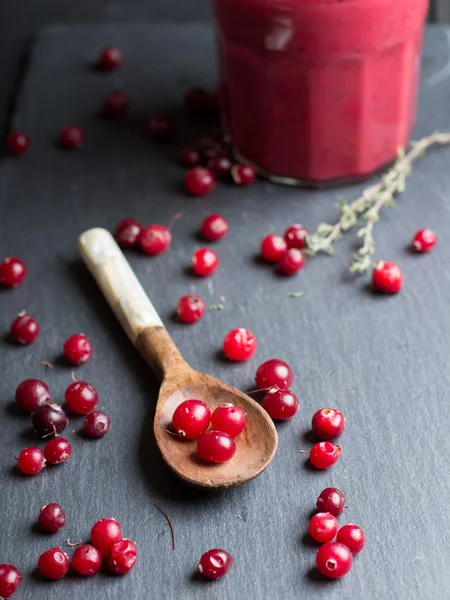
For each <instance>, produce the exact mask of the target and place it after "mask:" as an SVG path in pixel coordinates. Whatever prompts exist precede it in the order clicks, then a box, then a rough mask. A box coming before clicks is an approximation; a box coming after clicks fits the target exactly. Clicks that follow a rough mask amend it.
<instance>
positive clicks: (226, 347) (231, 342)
mask: <svg viewBox="0 0 450 600" xmlns="http://www.w3.org/2000/svg"><path fill="white" fill-rule="evenodd" d="M256 347H257V342H256V337H255V336H254V335H253V333H252V332H251V331H249V330H248V329H245V328H244V327H240V328H239V329H232V330H231V331H229V332H228V333H227V335H226V336H225V339H224V340H223V351H224V353H225V355H226V356H227V357H228V358H229V359H230V360H235V361H241V360H247V359H248V358H250V357H251V356H253V355H254V354H255V352H256Z"/></svg>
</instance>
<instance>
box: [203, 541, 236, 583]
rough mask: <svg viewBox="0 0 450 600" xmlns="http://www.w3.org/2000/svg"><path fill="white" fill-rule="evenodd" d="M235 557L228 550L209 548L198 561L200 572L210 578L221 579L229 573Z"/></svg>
mask: <svg viewBox="0 0 450 600" xmlns="http://www.w3.org/2000/svg"><path fill="white" fill-rule="evenodd" d="M233 562H234V558H233V557H232V556H231V554H230V553H229V552H227V551H226V550H219V549H218V548H215V549H214V550H208V552H205V553H204V554H203V555H202V557H201V559H200V562H199V563H198V570H199V573H201V574H202V575H204V576H205V577H207V578H208V579H220V578H221V577H223V576H224V575H226V574H227V573H228V571H229V570H230V568H231V567H232V565H233Z"/></svg>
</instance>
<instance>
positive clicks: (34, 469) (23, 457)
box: [17, 446, 45, 475]
mask: <svg viewBox="0 0 450 600" xmlns="http://www.w3.org/2000/svg"><path fill="white" fill-rule="evenodd" d="M17 460H18V462H17V466H18V467H19V469H20V470H21V471H22V473H25V475H37V473H40V472H41V471H42V469H43V468H44V467H45V456H44V454H43V453H42V451H41V450H40V449H39V448H36V447H35V446H30V447H29V448H24V450H22V452H21V453H20V454H19V458H18V459H17Z"/></svg>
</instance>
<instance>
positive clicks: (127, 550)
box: [107, 539, 137, 575]
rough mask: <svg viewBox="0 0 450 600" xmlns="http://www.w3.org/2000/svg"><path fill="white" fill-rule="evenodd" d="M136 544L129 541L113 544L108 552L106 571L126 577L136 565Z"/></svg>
mask: <svg viewBox="0 0 450 600" xmlns="http://www.w3.org/2000/svg"><path fill="white" fill-rule="evenodd" d="M136 559H137V551H136V544H135V543H134V542H132V541H131V540H127V539H125V540H119V541H117V542H114V543H113V544H112V545H111V547H110V549H109V552H108V560H107V565H108V569H109V570H110V571H111V573H114V575H126V573H129V572H130V571H131V569H132V568H133V567H134V565H135V564H136Z"/></svg>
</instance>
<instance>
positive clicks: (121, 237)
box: [115, 219, 142, 248]
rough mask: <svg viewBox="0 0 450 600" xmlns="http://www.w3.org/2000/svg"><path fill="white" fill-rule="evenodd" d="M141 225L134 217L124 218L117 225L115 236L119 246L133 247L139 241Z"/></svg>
mask: <svg viewBox="0 0 450 600" xmlns="http://www.w3.org/2000/svg"><path fill="white" fill-rule="evenodd" d="M141 231H142V225H141V224H140V223H139V221H136V219H124V220H123V221H121V222H120V223H119V224H118V225H117V229H116V233H115V238H116V242H117V243H118V244H119V246H120V247H121V248H135V247H136V246H137V245H138V242H139V236H140V234H141Z"/></svg>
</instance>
